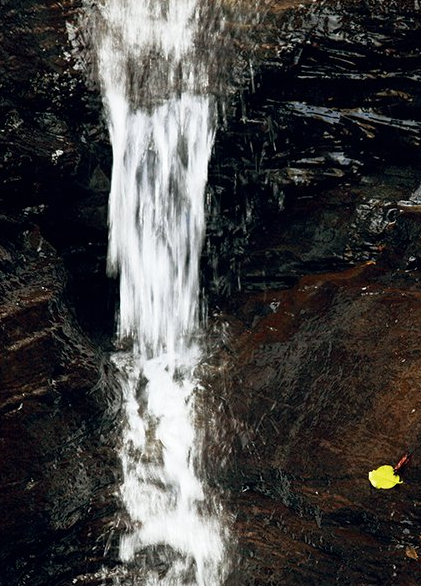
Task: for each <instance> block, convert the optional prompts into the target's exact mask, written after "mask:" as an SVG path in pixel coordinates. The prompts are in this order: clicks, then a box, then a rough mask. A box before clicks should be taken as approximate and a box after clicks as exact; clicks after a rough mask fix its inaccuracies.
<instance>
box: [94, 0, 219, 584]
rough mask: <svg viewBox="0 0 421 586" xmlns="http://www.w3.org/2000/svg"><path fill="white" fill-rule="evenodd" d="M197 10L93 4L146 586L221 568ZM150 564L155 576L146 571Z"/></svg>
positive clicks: (137, 529) (128, 542)
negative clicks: (204, 386) (209, 402)
mask: <svg viewBox="0 0 421 586" xmlns="http://www.w3.org/2000/svg"><path fill="white" fill-rule="evenodd" d="M203 4H204V2H199V1H198V0H165V1H164V0H162V1H160V2H159V1H157V0H124V1H123V0H103V1H102V2H98V3H97V5H96V22H97V25H96V27H97V29H96V36H97V38H96V46H97V56H98V70H99V71H98V73H99V78H100V81H101V85H102V90H103V99H104V104H105V109H106V113H107V118H108V124H109V131H110V137H111V143H112V149H113V173H112V187H111V194H110V203H109V227H110V229H109V252H108V271H109V273H110V274H111V275H116V274H119V277H120V310H119V317H118V332H117V337H118V345H119V347H120V348H121V350H120V351H118V352H116V353H115V355H114V358H113V359H114V362H115V364H116V365H117V368H118V371H119V375H120V380H121V385H122V389H123V397H124V414H125V425H124V432H123V438H122V448H121V452H120V456H121V463H122V469H123V480H124V481H123V485H122V487H121V498H122V502H123V505H124V507H125V509H126V511H127V513H128V517H129V526H130V528H129V529H128V530H127V532H125V533H124V534H123V535H122V537H121V540H120V558H121V560H122V562H123V563H124V564H126V566H127V567H129V568H132V570H131V571H132V572H133V568H135V570H136V568H137V570H136V571H137V572H138V576H139V582H138V583H139V584H148V585H152V584H160V585H173V584H174V585H175V584H177V585H179V584H186V585H192V586H193V585H197V586H216V585H218V584H222V583H223V581H224V576H225V574H226V571H227V568H226V561H225V558H226V554H225V543H226V540H227V531H226V529H225V528H224V526H223V523H222V522H221V515H220V514H218V512H217V509H218V505H217V504H215V503H214V502H213V501H212V499H211V498H210V496H209V494H208V492H207V490H206V486H205V485H204V482H203V481H202V480H201V479H200V478H199V476H198V474H197V472H196V468H197V466H196V465H195V464H197V461H198V460H200V452H201V442H200V437H199V436H200V433H199V432H198V431H197V430H196V425H195V397H196V394H197V392H198V381H197V380H196V378H195V370H196V368H197V365H198V363H199V361H200V356H201V350H200V313H201V308H200V285H199V259H200V254H201V250H202V244H203V238H204V231H205V218H204V192H205V186H206V181H207V167H208V162H209V158H210V155H211V150H212V145H213V140H214V134H215V128H216V113H215V103H214V100H213V99H212V98H211V97H210V96H209V92H208V91H207V87H208V83H209V66H208V64H209V53H208V51H203V46H202V52H200V51H199V48H200V43H201V42H202V44H203V31H202V30H201V27H202V26H203V25H202V24H201V23H203V15H204V11H203ZM211 4H212V3H211ZM216 5H217V3H215V7H216ZM215 10H216V8H215ZM207 23H208V25H209V18H208V19H207ZM212 26H213V30H215V23H214V22H213V25H212ZM208 49H211V48H210V47H208ZM154 556H155V558H157V557H158V558H159V564H158V565H159V567H160V570H156V569H153V568H152V569H148V568H147V567H146V565H145V559H147V558H148V557H149V559H150V558H151V557H152V558H153V557H154Z"/></svg>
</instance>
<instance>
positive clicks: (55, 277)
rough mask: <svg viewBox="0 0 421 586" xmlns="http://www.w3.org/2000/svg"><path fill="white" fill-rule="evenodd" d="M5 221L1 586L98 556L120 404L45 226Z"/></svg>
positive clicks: (37, 579) (0, 270) (41, 580)
mask: <svg viewBox="0 0 421 586" xmlns="http://www.w3.org/2000/svg"><path fill="white" fill-rule="evenodd" d="M0 225H1V235H0V297H1V304H0V339H1V347H2V360H1V365H0V420H1V431H0V444H1V457H0V478H1V481H0V500H1V502H2V523H1V530H0V543H1V547H0V566H1V572H0V583H1V584H5V585H6V584H26V583H29V582H30V583H31V584H47V583H52V582H51V581H50V580H53V579H54V580H57V579H58V577H59V576H61V575H63V576H65V575H66V572H68V571H69V569H70V568H71V569H72V571H73V572H77V570H78V568H79V571H80V573H81V572H82V571H85V569H86V559H85V558H86V553H87V552H90V553H88V558H90V559H91V560H95V557H96V556H97V555H98V554H97V553H96V552H95V549H96V547H98V545H96V544H95V539H96V538H97V537H98V535H99V534H100V532H99V528H100V527H101V524H103V523H104V519H105V518H106V517H107V515H108V514H110V512H111V511H112V510H113V508H114V507H115V501H114V498H113V497H112V496H111V495H112V491H113V490H114V487H115V483H116V481H117V475H118V472H117V467H116V456H115V452H114V449H113V448H114V443H115V430H114V429H113V428H114V427H115V425H116V424H115V418H116V414H117V413H118V409H119V400H118V394H117V391H116V388H117V387H114V388H113V386H112V384H111V383H112V380H113V377H112V370H111V368H110V366H107V365H106V363H103V358H102V357H101V355H100V353H99V352H98V350H96V349H95V348H94V347H93V345H92V343H91V342H90V341H89V340H88V338H87V337H86V335H85V334H83V333H82V331H81V330H80V328H79V327H78V325H77V323H76V321H75V318H74V315H73V314H72V313H71V312H70V310H69V307H68V305H67V304H66V302H65V297H64V287H65V283H66V276H65V271H64V267H63V265H62V262H61V261H60V260H59V258H58V257H57V254H56V252H55V250H54V249H53V248H52V247H51V245H50V244H49V243H48V242H47V241H46V240H45V239H44V238H43V237H42V235H41V233H40V230H39V227H38V226H35V225H33V224H30V223H27V222H22V221H21V220H12V219H11V218H10V217H9V218H7V219H6V218H4V217H1V218H0ZM101 363H103V366H101ZM107 381H108V382H107ZM100 519H102V521H100ZM87 520H88V521H87ZM102 531H103V529H101V532H102ZM83 544H85V545H84V546H83ZM81 545H82V549H83V548H85V552H83V551H82V550H81ZM101 546H102V547H104V546H103V544H101ZM95 563H96V564H97V565H98V561H92V564H93V566H95ZM90 564H91V562H88V565H90ZM54 583H55V582H54Z"/></svg>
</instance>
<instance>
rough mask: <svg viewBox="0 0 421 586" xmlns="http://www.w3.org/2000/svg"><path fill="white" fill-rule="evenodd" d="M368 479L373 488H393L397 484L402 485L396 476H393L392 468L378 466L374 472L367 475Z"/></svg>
mask: <svg viewBox="0 0 421 586" xmlns="http://www.w3.org/2000/svg"><path fill="white" fill-rule="evenodd" d="M368 479H369V481H370V482H371V484H372V485H373V486H374V488H393V487H394V486H396V485H397V484H402V480H401V479H400V476H398V474H395V471H394V470H393V468H392V466H388V465H385V466H380V468H377V469H376V470H372V471H371V472H369V473H368Z"/></svg>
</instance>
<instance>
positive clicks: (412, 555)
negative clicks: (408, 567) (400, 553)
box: [405, 547, 419, 560]
mask: <svg viewBox="0 0 421 586" xmlns="http://www.w3.org/2000/svg"><path fill="white" fill-rule="evenodd" d="M405 553H406V557H408V558H411V560H417V559H418V557H419V556H418V553H417V550H416V549H415V548H413V547H407V548H406V549H405Z"/></svg>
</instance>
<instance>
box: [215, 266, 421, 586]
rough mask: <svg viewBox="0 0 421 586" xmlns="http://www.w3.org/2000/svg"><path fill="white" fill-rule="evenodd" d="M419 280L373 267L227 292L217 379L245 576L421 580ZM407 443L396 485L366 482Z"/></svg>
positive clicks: (294, 580) (257, 579)
mask: <svg viewBox="0 0 421 586" xmlns="http://www.w3.org/2000/svg"><path fill="white" fill-rule="evenodd" d="M418 277H419V276H418V274H408V273H403V274H402V275H400V276H397V275H394V276H393V277H391V275H390V274H389V273H388V272H387V271H385V269H384V268H381V267H380V266H378V265H377V266H376V265H372V264H369V265H366V266H361V267H358V268H356V269H352V270H349V271H344V272H340V273H332V274H323V275H318V276H308V277H305V278H303V279H301V280H300V281H299V283H298V284H297V285H296V286H295V287H294V288H292V289H290V290H287V291H267V292H264V293H258V294H249V295H242V296H238V297H237V298H235V299H232V305H231V306H230V313H228V314H227V315H225V316H224V317H222V319H223V321H224V323H225V344H226V350H225V353H224V354H223V355H222V357H221V356H220V358H221V360H222V361H223V362H222V364H223V363H224V361H225V365H226V366H225V368H222V371H223V383H222V382H221V381H218V378H216V380H215V381H214V382H213V386H216V387H217V388H218V389H225V391H222V393H221V392H220V394H219V396H218V409H219V415H218V416H219V417H221V415H220V414H221V411H222V413H225V417H224V415H222V418H223V428H224V430H225V434H226V435H225V437H224V439H223V441H224V444H225V450H227V443H228V442H231V446H232V449H233V454H231V456H227V453H224V454H221V460H222V461H223V460H224V459H225V458H227V457H228V458H230V461H231V466H230V467H229V468H228V470H227V469H225V478H224V481H223V485H224V487H226V488H229V491H230V497H229V506H230V507H231V508H232V510H233V511H235V512H236V521H235V528H236V531H237V534H238V535H239V541H240V552H241V555H242V562H241V567H242V568H243V569H244V570H245V573H246V576H245V577H244V576H243V582H242V583H243V584H256V583H258V584H291V585H293V584H315V585H316V584H326V585H327V584H336V583H346V584H366V583H367V584H376V583H398V584H405V585H414V586H415V584H417V583H418V582H419V580H420V577H421V570H420V566H419V562H417V561H414V559H413V557H411V555H412V554H413V552H415V555H416V556H419V555H420V545H421V544H420V536H419V526H420V521H421V519H420V510H419V507H420V488H419V486H420V478H421V468H420V460H419V445H420V439H421V436H420V434H421V414H420V412H419V393H418V389H419V384H420V380H419V378H420V374H419V373H420V359H421V355H420V351H419V340H420V335H421V331H420V327H419V323H420V320H419V318H420V312H421V303H420V302H421V296H420V295H421V290H420V286H419V281H418ZM234 316H235V317H234ZM219 329H220V328H219ZM219 368H220V369H221V365H220V366H219ZM230 428H231V434H229V433H227V430H228V429H230ZM411 449H412V450H414V455H413V460H412V463H411V465H410V466H409V467H408V468H407V469H406V470H405V471H404V472H403V479H404V484H402V485H400V486H399V488H396V489H394V490H391V491H390V492H389V491H381V490H375V489H374V488H372V487H371V486H370V484H369V482H368V472H369V471H370V470H372V469H374V468H377V467H378V466H380V465H382V464H386V463H389V464H392V465H395V464H396V463H397V462H398V460H399V458H400V457H401V456H402V455H403V454H404V453H406V452H407V451H408V450H411ZM210 465H212V464H211V463H210ZM216 473H217V474H219V475H220V474H221V472H220V471H216ZM220 477H221V476H220ZM233 583H235V584H236V583H237V582H235V581H234V582H233Z"/></svg>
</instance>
